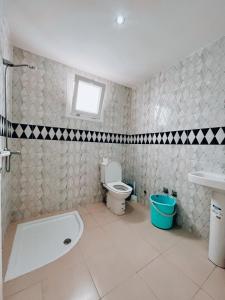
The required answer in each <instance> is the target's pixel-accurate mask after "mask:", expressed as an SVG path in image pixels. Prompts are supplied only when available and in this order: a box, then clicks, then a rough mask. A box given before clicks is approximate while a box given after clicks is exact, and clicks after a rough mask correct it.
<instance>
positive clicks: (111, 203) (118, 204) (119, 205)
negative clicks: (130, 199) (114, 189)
mask: <svg viewBox="0 0 225 300" xmlns="http://www.w3.org/2000/svg"><path fill="white" fill-rule="evenodd" d="M125 202H126V201H125V199H118V198H116V197H113V196H112V195H111V193H107V199H106V205H107V207H108V208H109V209H110V210H111V212H113V213H114V214H115V215H118V216H122V215H124V214H125V205H126V203H125Z"/></svg>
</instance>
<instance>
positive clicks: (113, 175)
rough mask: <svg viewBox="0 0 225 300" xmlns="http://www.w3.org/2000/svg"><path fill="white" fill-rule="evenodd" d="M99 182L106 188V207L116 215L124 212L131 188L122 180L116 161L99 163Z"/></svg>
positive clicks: (120, 170)
mask: <svg viewBox="0 0 225 300" xmlns="http://www.w3.org/2000/svg"><path fill="white" fill-rule="evenodd" d="M101 182H102V183H103V186H104V187H105V188H106V189H107V199H106V202H107V207H108V208H109V209H110V210H111V211H112V212H113V213H114V214H116V215H123V214H124V213H125V200H126V198H127V197H129V196H130V194H131V192H132V188H131V187H130V186H128V185H126V184H125V183H123V182H122V168H121V165H120V164H119V163H118V162H115V161H112V162H108V161H107V160H105V161H104V162H103V163H102V164H101Z"/></svg>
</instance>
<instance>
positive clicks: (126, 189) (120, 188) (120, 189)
mask: <svg viewBox="0 0 225 300" xmlns="http://www.w3.org/2000/svg"><path fill="white" fill-rule="evenodd" d="M105 187H106V188H107V189H108V190H110V191H112V192H114V193H119V194H123V193H130V192H131V191H132V188H131V187H130V186H129V185H126V184H125V183H123V182H121V181H116V182H109V183H106V184H105Z"/></svg>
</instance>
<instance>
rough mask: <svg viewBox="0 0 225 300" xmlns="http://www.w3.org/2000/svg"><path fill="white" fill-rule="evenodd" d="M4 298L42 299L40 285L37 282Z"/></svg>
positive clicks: (18, 299) (10, 299)
mask: <svg viewBox="0 0 225 300" xmlns="http://www.w3.org/2000/svg"><path fill="white" fill-rule="evenodd" d="M4 299H5V300H42V299H43V298H42V285H41V283H37V284H35V285H33V286H31V287H29V288H27V289H25V290H23V291H21V292H19V293H17V294H15V295H12V296H9V297H6V298H4Z"/></svg>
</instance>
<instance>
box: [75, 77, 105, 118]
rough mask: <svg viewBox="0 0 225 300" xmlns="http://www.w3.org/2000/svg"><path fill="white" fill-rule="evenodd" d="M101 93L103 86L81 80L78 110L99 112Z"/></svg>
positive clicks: (77, 103) (78, 91)
mask: <svg viewBox="0 0 225 300" xmlns="http://www.w3.org/2000/svg"><path fill="white" fill-rule="evenodd" d="M101 93H102V88H101V87H99V86H96V85H93V84H90V83H88V82H84V81H81V80H79V83H78V90H77V102H76V110H78V111H83V112H88V113H92V114H98V113H99V105H100V100H101Z"/></svg>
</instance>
